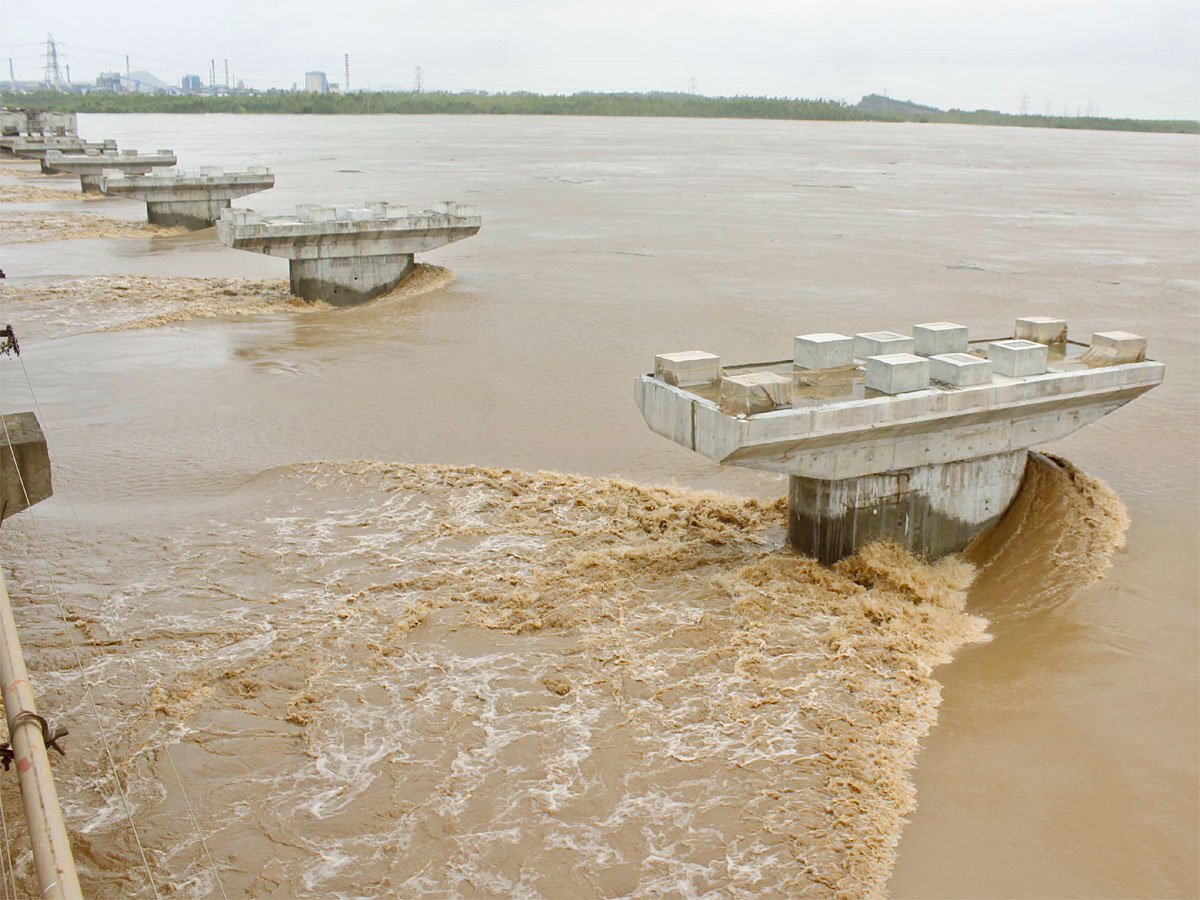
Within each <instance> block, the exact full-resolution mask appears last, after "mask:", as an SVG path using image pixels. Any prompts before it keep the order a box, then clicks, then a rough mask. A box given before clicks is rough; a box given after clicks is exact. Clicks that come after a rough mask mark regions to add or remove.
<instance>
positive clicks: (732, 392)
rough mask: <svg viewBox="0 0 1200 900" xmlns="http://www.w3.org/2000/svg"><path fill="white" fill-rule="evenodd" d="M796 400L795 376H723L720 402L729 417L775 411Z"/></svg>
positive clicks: (748, 374) (767, 373) (768, 373)
mask: <svg viewBox="0 0 1200 900" xmlns="http://www.w3.org/2000/svg"><path fill="white" fill-rule="evenodd" d="M791 402H792V379H791V378H790V377H788V376H786V375H777V374H776V373H774V372H749V373H747V374H745V375H730V376H728V377H726V378H722V379H721V396H720V400H719V401H718V405H719V406H720V407H721V412H723V413H725V415H727V416H742V415H745V416H753V415H757V414H758V413H764V412H772V411H774V410H776V409H778V408H779V407H781V406H787V405H789V404H790V403H791Z"/></svg>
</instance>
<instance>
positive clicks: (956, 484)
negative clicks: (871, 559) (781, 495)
mask: <svg viewBox="0 0 1200 900" xmlns="http://www.w3.org/2000/svg"><path fill="white" fill-rule="evenodd" d="M1028 456H1029V454H1028V451H1026V450H1017V451H1013V452H1009V453H999V454H995V455H993V456H984V457H980V458H978V459H968V460H957V461H954V462H947V463H939V464H937V465H932V466H918V467H916V468H912V469H901V470H896V471H890V472H882V473H879V474H874V475H863V476H860V477H858V478H844V479H841V480H837V481H829V480H826V479H822V478H805V477H803V476H800V475H791V476H789V478H788V542H789V543H790V544H791V545H792V546H793V547H795V548H796V549H797V550H799V551H800V552H801V553H804V554H805V555H806V556H811V557H813V558H814V559H817V560H819V561H821V562H823V563H826V564H830V563H834V562H837V561H838V560H839V559H842V558H843V557H845V556H849V555H850V554H852V553H854V552H855V551H856V550H857V549H858V548H859V547H860V546H862V544H864V543H867V542H869V541H876V540H887V541H892V542H894V543H897V544H899V545H900V546H902V547H904V548H905V549H908V550H912V551H914V552H916V553H921V554H925V555H928V556H930V557H938V556H943V555H944V554H946V553H953V552H954V551H957V550H961V549H962V548H963V547H965V546H966V545H967V544H969V543H970V542H971V540H972V539H973V538H974V537H975V535H977V534H978V533H979V532H981V531H983V529H985V528H987V527H988V526H989V525H992V524H994V523H995V522H997V521H999V519H1000V517H1001V516H1002V515H1003V514H1004V511H1005V510H1006V509H1007V508H1008V505H1009V503H1011V502H1012V499H1013V497H1015V496H1016V494H1017V491H1018V490H1020V488H1021V479H1022V478H1023V477H1024V475H1025V463H1026V460H1027V459H1028Z"/></svg>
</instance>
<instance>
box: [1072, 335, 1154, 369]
mask: <svg viewBox="0 0 1200 900" xmlns="http://www.w3.org/2000/svg"><path fill="white" fill-rule="evenodd" d="M1145 358H1146V339H1145V338H1144V337H1142V336H1141V335H1140V334H1132V333H1130V332H1128V331H1097V332H1096V333H1095V334H1093V335H1092V345H1091V346H1090V347H1089V348H1088V350H1087V352H1086V353H1084V354H1083V357H1082V360H1083V362H1086V363H1088V364H1089V365H1094V366H1095V365H1101V366H1119V365H1122V364H1124V363H1135V362H1142V360H1144V359H1145Z"/></svg>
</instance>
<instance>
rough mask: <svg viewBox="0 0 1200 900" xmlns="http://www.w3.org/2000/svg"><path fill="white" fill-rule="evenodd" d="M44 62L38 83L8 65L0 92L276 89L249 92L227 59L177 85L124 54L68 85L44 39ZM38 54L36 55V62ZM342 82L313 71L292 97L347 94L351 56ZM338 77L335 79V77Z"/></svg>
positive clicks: (54, 48)
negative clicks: (90, 77)
mask: <svg viewBox="0 0 1200 900" xmlns="http://www.w3.org/2000/svg"><path fill="white" fill-rule="evenodd" d="M44 47H45V52H44V61H42V60H40V61H39V68H40V70H41V72H40V77H37V78H31V77H24V78H17V68H18V66H17V64H16V61H15V60H14V59H11V58H10V59H9V60H8V76H9V77H8V79H7V80H6V81H5V80H3V79H0V89H7V90H8V92H9V93H11V94H31V93H41V92H44V91H55V92H58V93H74V94H88V93H107V94H189V95H201V96H228V95H253V94H267V93H278V92H279V89H271V90H266V91H264V90H259V89H256V88H251V87H247V85H246V82H245V81H244V80H243V79H241V78H238V77H237V74H236V72H232V73H231V70H230V63H229V59H228V58H224V59H217V58H216V57H213V58H212V59H210V60H209V63H208V66H207V71H204V72H191V73H188V74H186V75H183V76H182V77H181V78H180V79H179V82H178V83H175V82H168V81H165V80H163V79H161V78H159V77H158V76H157V75H155V74H154V73H152V72H148V71H146V70H145V69H135V68H133V63H132V60H131V58H130V57H129V56H125V55H124V54H119V55H118V54H114V55H113V58H114V61H116V60H119V59H120V58H121V57H122V56H123V57H124V63H125V65H124V66H123V67H116V68H112V69H110V70H108V71H102V72H100V73H99V74H98V75H97V76H96V77H95V79H93V80H90V81H86V80H72V78H71V66H70V62H69V55H68V54H67V53H66V52H65V51H66V45H64V44H63V43H62V42H60V41H56V40H55V39H54V36H53V35H47V37H46V40H45V42H44ZM41 55H42V54H41V53H40V52H39V57H40V56H41ZM342 60H343V64H344V70H345V71H344V77H343V79H342V81H341V82H336V81H334V82H331V81H330V80H329V78H328V77H327V76H326V74H325V72H324V71H320V70H316V69H314V70H311V71H307V72H305V73H304V78H303V80H302V81H298V82H294V83H293V84H292V86H291V89H290V90H291V91H292V92H297V91H305V92H308V93H313V94H339V93H349V92H350V54H348V53H346V54H343V56H342ZM335 77H336V76H335Z"/></svg>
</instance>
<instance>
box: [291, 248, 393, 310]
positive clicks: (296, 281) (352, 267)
mask: <svg viewBox="0 0 1200 900" xmlns="http://www.w3.org/2000/svg"><path fill="white" fill-rule="evenodd" d="M412 267H413V255H412V254H411V253H396V254H390V255H387V256H342V257H337V256H335V257H330V258H328V259H293V260H290V262H289V266H288V268H289V273H290V275H291V281H292V293H293V294H294V295H295V296H297V297H300V298H302V299H304V300H323V301H325V302H326V303H328V304H329V305H330V306H354V305H355V304H357V303H366V302H367V301H368V300H371V299H373V298H375V297H380V296H382V295H384V294H386V293H387V292H388V291H390V290H391V289H392V288H394V287H395V286H396V285H398V284H399V283H400V282H401V281H402V280H403V279H404V276H405V275H407V274H408V273H409V272H411V271H412Z"/></svg>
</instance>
